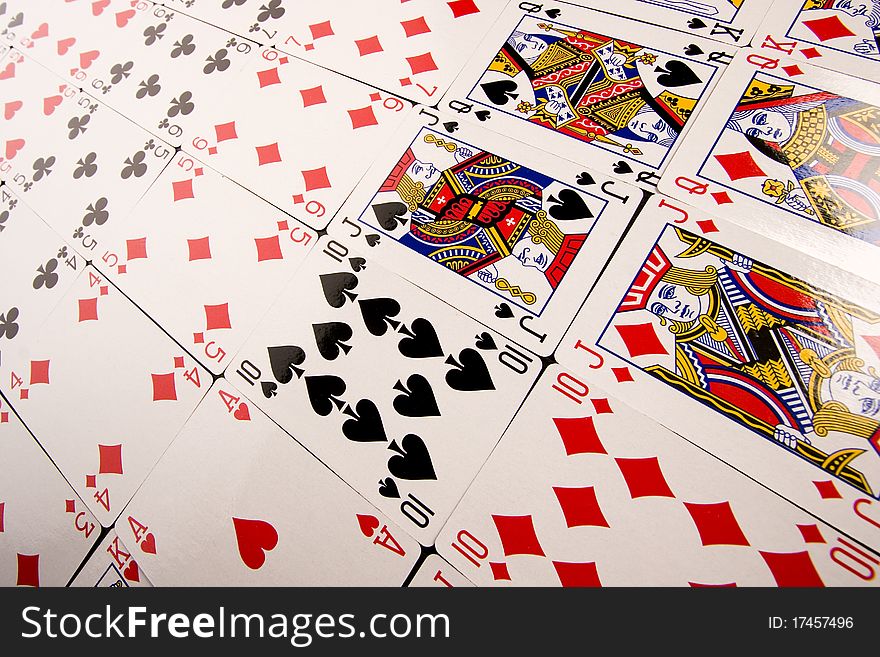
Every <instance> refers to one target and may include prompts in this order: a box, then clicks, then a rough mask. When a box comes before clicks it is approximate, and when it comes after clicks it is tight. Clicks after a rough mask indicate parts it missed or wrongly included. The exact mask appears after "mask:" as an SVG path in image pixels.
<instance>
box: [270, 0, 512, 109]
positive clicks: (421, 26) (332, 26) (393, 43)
mask: <svg viewBox="0 0 880 657" xmlns="http://www.w3.org/2000/svg"><path fill="white" fill-rule="evenodd" d="M505 5H507V2H506V0H445V1H443V2H437V1H436V0H408V1H407V2H400V1H399V0H373V1H372V2H361V1H360V0H335V1H334V2H329V3H318V2H315V3H298V4H296V6H295V7H294V8H292V10H290V11H287V12H286V13H285V14H284V16H283V17H281V18H280V20H279V21H278V24H279V25H278V27H279V34H278V35H277V37H276V38H275V43H276V47H277V48H278V49H280V50H283V51H285V52H287V53H290V54H291V55H295V56H296V57H301V58H302V59H305V60H308V61H310V62H313V63H315V64H319V65H321V66H325V67H327V68H329V69H331V70H333V71H337V72H339V73H342V74H344V75H348V76H351V77H354V78H356V79H358V80H362V81H364V82H366V83H367V84H372V85H375V86H376V87H378V88H380V89H384V90H385V91H388V92H390V93H393V94H397V95H399V96H403V97H404V98H408V99H410V100H412V101H414V102H417V103H425V104H427V105H435V104H436V103H437V102H438V101H439V100H440V98H441V97H442V96H443V93H444V92H445V91H446V89H447V88H448V87H449V84H450V83H451V82H452V80H453V78H455V76H456V74H457V73H458V72H459V71H460V70H461V68H462V66H463V65H464V63H465V61H466V60H467V58H468V56H469V55H470V54H471V53H472V52H473V50H474V48H476V46H477V43H478V42H479V40H480V38H481V37H482V36H483V35H484V34H485V33H486V32H487V31H488V30H489V29H490V27H491V26H492V24H493V23H494V22H495V20H496V19H497V18H498V16H499V14H500V13H501V11H502V10H503V9H504V7H505ZM276 11H283V9H281V8H280V7H279V8H278V10H276Z"/></svg>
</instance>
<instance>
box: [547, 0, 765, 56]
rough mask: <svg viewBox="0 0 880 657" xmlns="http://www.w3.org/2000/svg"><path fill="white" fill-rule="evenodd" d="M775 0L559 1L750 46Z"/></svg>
mask: <svg viewBox="0 0 880 657" xmlns="http://www.w3.org/2000/svg"><path fill="white" fill-rule="evenodd" d="M773 2H774V0H574V1H573V2H557V3H555V5H559V6H565V5H569V4H574V5H579V6H581V7H589V8H590V9H599V10H601V11H607V12H610V13H612V14H621V15H623V16H629V17H630V18H635V19H637V20H640V21H644V22H645V23H649V24H651V25H663V26H664V27H671V28H672V29H675V30H680V31H681V32H685V33H686V34H693V35H696V36H701V37H707V38H709V39H715V40H716V41H721V42H723V43H727V44H730V45H732V46H739V47H743V46H748V45H749V43H750V42H751V40H752V37H753V36H754V34H755V30H756V29H757V28H758V24H759V23H760V22H761V19H762V18H763V17H764V14H766V13H767V7H768V6H769V5H772V4H773Z"/></svg>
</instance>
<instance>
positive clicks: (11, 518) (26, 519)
mask: <svg viewBox="0 0 880 657" xmlns="http://www.w3.org/2000/svg"><path fill="white" fill-rule="evenodd" d="M0 467H2V470H3V476H2V477H0V564H2V566H0V586H31V587H38V586H64V585H66V584H67V582H68V580H70V578H71V576H73V573H74V572H75V571H76V569H77V566H79V564H80V562H81V561H82V560H83V559H84V558H85V556H86V555H87V554H88V552H89V548H90V547H91V546H92V545H94V544H95V541H97V540H98V537H99V536H100V534H101V526H100V524H98V521H97V520H96V519H95V517H94V516H93V515H92V514H91V513H90V512H89V510H88V509H87V508H86V505H85V504H83V502H82V500H81V499H80V498H79V497H78V496H77V494H76V493H75V492H74V491H73V490H72V489H71V488H70V485H69V484H68V483H67V482H66V481H65V480H64V477H62V476H61V473H60V472H58V469H57V468H56V467H55V466H54V465H53V464H52V461H50V460H49V458H48V457H47V456H46V454H45V452H43V450H42V449H40V446H39V445H38V444H37V443H36V441H35V440H34V438H33V436H32V435H31V434H30V433H28V431H27V429H25V427H24V425H23V424H22V423H21V421H20V420H19V419H18V418H17V417H16V416H15V414H14V413H13V412H12V409H11V408H10V407H9V405H8V404H7V403H6V401H5V400H3V399H0Z"/></svg>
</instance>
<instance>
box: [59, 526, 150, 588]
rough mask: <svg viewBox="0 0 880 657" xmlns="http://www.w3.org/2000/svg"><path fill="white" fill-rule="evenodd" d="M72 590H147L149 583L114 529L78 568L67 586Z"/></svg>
mask: <svg viewBox="0 0 880 657" xmlns="http://www.w3.org/2000/svg"><path fill="white" fill-rule="evenodd" d="M70 585H71V586H76V587H95V588H120V587H123V586H125V587H128V586H134V587H147V586H152V583H151V582H150V580H149V579H147V575H146V573H144V571H142V570H141V568H140V566H138V563H137V560H136V559H134V558H133V557H132V556H131V553H130V552H128V551H127V549H126V547H125V546H124V545H123V544H122V541H120V540H119V535H118V534H117V533H116V530H115V529H111V530H109V531H108V532H107V535H106V536H105V537H104V540H103V541H101V544H100V545H99V546H98V547H97V548H96V549H95V551H94V552H93V553H92V555H91V556H90V557H89V558H88V560H87V561H86V562H85V563H84V564H83V566H82V569H81V570H80V571H79V572H78V573H77V575H76V577H74V579H73V581H72V582H71V583H70Z"/></svg>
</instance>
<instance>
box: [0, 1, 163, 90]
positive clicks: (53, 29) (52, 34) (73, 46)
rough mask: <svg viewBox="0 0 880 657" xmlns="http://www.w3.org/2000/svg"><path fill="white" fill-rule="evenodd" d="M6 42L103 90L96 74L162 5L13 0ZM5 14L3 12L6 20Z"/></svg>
mask: <svg viewBox="0 0 880 657" xmlns="http://www.w3.org/2000/svg"><path fill="white" fill-rule="evenodd" d="M5 4H6V6H7V13H8V15H9V20H8V21H7V23H6V24H5V29H4V30H3V34H2V36H3V38H5V39H6V42H7V43H8V44H9V45H11V46H13V47H15V48H17V49H19V50H21V51H22V52H24V53H26V54H27V56H28V57H32V58H33V59H35V60H37V61H39V62H40V63H41V64H43V65H44V66H46V67H47V68H48V69H50V70H52V71H53V72H54V73H56V74H57V75H60V76H61V77H63V78H65V80H67V81H68V82H70V83H72V84H75V85H76V86H78V87H84V88H85V89H87V90H96V89H100V88H101V87H102V86H103V85H104V84H106V83H104V82H100V83H95V78H94V73H95V71H96V70H97V69H98V68H100V66H101V65H102V64H103V63H104V62H105V60H106V59H108V58H110V57H111V56H112V54H113V52H114V51H116V50H117V49H118V48H119V45H118V44H120V43H124V41H117V38H116V37H117V36H119V37H124V38H126V39H130V38H132V37H134V35H135V34H137V33H139V30H140V29H143V28H141V27H140V21H141V20H142V16H143V15H145V14H149V13H151V12H153V11H155V10H156V9H157V7H158V6H156V5H154V4H153V3H152V2H149V0H38V1H37V2H33V1H27V0H25V1H21V0H17V1H15V2H10V1H9V0H7V2H6V3H5ZM2 20H3V17H2V16H0V25H4V24H3V23H2Z"/></svg>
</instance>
